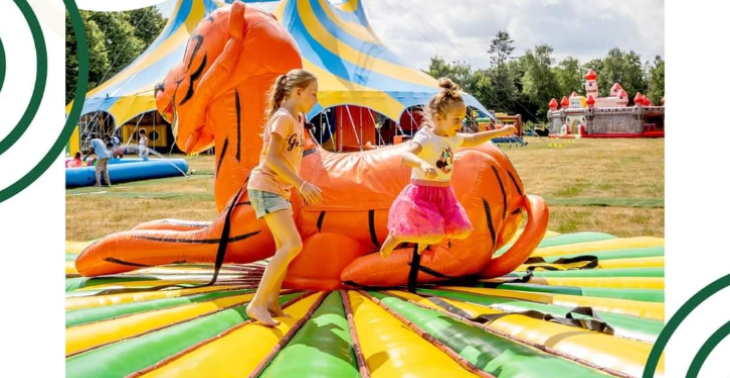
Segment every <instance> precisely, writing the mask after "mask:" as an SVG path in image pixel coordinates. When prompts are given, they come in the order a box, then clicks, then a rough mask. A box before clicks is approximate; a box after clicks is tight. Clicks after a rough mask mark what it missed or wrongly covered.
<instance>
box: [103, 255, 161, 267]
mask: <svg viewBox="0 0 730 378" xmlns="http://www.w3.org/2000/svg"><path fill="white" fill-rule="evenodd" d="M104 261H107V262H110V263H114V264H119V265H126V266H136V267H140V268H149V267H150V265H145V264H137V263H133V262H129V261H122V260H119V259H115V258H113V257H107V258H105V259H104Z"/></svg>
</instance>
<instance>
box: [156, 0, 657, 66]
mask: <svg viewBox="0 0 730 378" xmlns="http://www.w3.org/2000/svg"><path fill="white" fill-rule="evenodd" d="M362 3H363V4H364V6H365V12H366V13H367V15H368V19H369V20H370V23H371V25H372V27H373V30H374V31H375V33H376V34H377V35H378V37H379V38H380V39H381V40H382V41H384V42H385V43H386V45H387V46H388V47H389V48H390V49H391V50H392V51H393V52H395V53H396V54H397V55H398V56H400V57H401V58H403V59H404V60H405V61H407V62H409V63H410V65H411V66H414V67H416V68H420V69H426V68H428V65H429V61H430V58H431V57H432V56H436V55H438V56H441V57H443V58H445V59H446V60H447V61H455V60H458V61H463V62H466V63H468V64H469V65H471V66H472V67H474V68H487V67H489V54H488V53H487V51H488V50H489V45H490V43H491V40H492V39H493V38H494V36H495V35H496V34H497V32H498V31H500V30H504V31H507V32H508V33H509V35H510V37H511V38H512V39H513V40H514V47H515V51H514V53H513V56H514V57H518V56H520V55H522V54H524V53H525V51H526V50H528V49H532V48H534V47H535V46H536V45H540V44H549V45H550V46H552V47H553V48H554V54H553V56H554V57H555V58H556V60H557V61H558V62H559V61H560V60H562V59H564V58H565V57H568V56H572V57H574V58H577V59H578V60H580V62H581V63H585V62H587V61H589V60H591V59H595V58H602V57H604V56H606V54H607V52H608V50H610V49H612V48H614V47H618V48H620V49H622V50H624V51H629V50H633V51H635V52H636V53H637V54H639V55H640V56H641V58H642V61H647V60H649V61H653V60H654V57H655V56H656V55H660V56H662V57H664V1H663V0H631V1H627V0H362ZM174 4H175V0H170V1H168V2H166V3H164V4H161V5H159V7H160V9H161V12H162V13H163V15H166V16H167V15H169V13H170V12H171V11H172V8H173V6H174ZM276 4H277V3H261V4H257V6H261V7H262V8H264V9H267V10H272V9H274V8H275V7H276Z"/></svg>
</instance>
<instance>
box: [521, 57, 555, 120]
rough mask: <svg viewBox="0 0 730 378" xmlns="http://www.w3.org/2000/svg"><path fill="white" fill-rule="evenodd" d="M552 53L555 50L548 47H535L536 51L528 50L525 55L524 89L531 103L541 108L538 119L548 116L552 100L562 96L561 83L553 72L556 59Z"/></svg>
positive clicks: (537, 114)
mask: <svg viewBox="0 0 730 378" xmlns="http://www.w3.org/2000/svg"><path fill="white" fill-rule="evenodd" d="M552 53H553V48H552V47H550V46H548V45H539V46H535V49H534V51H533V50H527V52H526V53H525V64H526V66H525V75H524V77H523V78H522V83H523V85H524V88H523V89H524V93H525V94H526V95H527V97H528V98H529V99H530V101H531V102H533V103H534V104H537V105H538V106H539V108H538V111H537V113H536V116H537V117H538V118H544V117H545V116H546V115H547V110H548V103H549V102H550V99H551V98H554V97H555V98H557V97H559V96H560V83H559V82H558V78H557V77H556V75H555V72H554V71H553V65H554V63H555V59H553V57H552Z"/></svg>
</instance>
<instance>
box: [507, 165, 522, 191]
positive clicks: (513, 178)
mask: <svg viewBox="0 0 730 378" xmlns="http://www.w3.org/2000/svg"><path fill="white" fill-rule="evenodd" d="M507 173H508V174H509V178H511V179H512V182H513V183H514V184H515V188H517V193H520V196H523V195H524V194H522V189H520V184H518V183H517V180H515V176H513V175H512V172H510V171H509V170H508V171H507Z"/></svg>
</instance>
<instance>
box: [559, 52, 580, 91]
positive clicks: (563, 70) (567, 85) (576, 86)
mask: <svg viewBox="0 0 730 378" xmlns="http://www.w3.org/2000/svg"><path fill="white" fill-rule="evenodd" d="M555 75H556V76H557V77H558V83H560V92H561V93H563V94H565V95H568V94H570V93H573V91H576V92H578V93H579V94H582V95H585V93H586V88H585V74H584V73H583V71H582V69H581V67H580V62H578V59H575V58H573V57H570V56H569V57H567V58H565V59H563V61H561V62H560V64H558V67H556V68H555Z"/></svg>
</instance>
